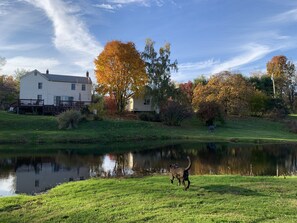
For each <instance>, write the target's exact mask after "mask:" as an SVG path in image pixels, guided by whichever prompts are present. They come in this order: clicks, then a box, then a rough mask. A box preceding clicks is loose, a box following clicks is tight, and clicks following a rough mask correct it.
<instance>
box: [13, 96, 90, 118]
mask: <svg viewBox="0 0 297 223" xmlns="http://www.w3.org/2000/svg"><path fill="white" fill-rule="evenodd" d="M90 104H91V101H59V103H58V104H55V105H45V104H44V100H40V99H19V100H18V101H17V102H16V103H14V104H12V105H11V107H13V108H14V109H15V111H16V112H17V113H18V114H25V113H32V114H39V115H57V114H60V113H61V112H64V111H66V110H70V109H75V110H81V109H82V108H84V107H86V106H87V105H90Z"/></svg>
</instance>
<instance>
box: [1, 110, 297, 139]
mask: <svg viewBox="0 0 297 223" xmlns="http://www.w3.org/2000/svg"><path fill="white" fill-rule="evenodd" d="M143 140H146V141H148V140H151V141H172V140H193V141H202V142H203V141H211V142H245V143H246V142H248V143H269V142H271V143H277V142H294V143H296V142H297V134H294V133H291V132H289V131H288V129H287V128H286V126H285V125H284V124H283V123H280V122H272V121H269V120H265V119H260V118H241V119H229V120H227V122H226V124H225V125H218V126H217V128H216V129H215V131H214V132H213V133H212V132H209V131H208V129H207V127H206V126H204V125H202V124H201V123H200V122H199V121H198V120H197V119H190V120H186V121H185V122H184V123H183V124H182V126H180V127H170V126H165V125H163V124H162V123H152V122H143V121H137V120H104V121H84V122H82V123H81V124H80V125H79V128H78V129H74V130H58V127H57V122H56V120H55V117H51V116H33V115H16V114H9V113H6V112H0V144H42V143H72V144H77V143H103V144H104V143H115V142H133V143H134V142H135V141H143Z"/></svg>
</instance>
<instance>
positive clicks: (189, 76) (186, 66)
mask: <svg viewBox="0 0 297 223" xmlns="http://www.w3.org/2000/svg"><path fill="white" fill-rule="evenodd" d="M278 49H280V48H272V47H269V46H266V45H260V44H256V43H250V44H247V45H246V46H245V47H242V48H241V53H240V54H239V55H237V56H236V57H233V58H231V59H230V60H227V61H223V62H220V60H215V59H209V60H205V61H199V62H195V63H183V64H180V65H179V66H178V67H179V71H178V73H176V74H173V75H172V79H173V80H175V81H178V82H185V81H188V80H193V79H195V78H196V77H198V76H199V75H201V74H204V75H205V76H206V77H207V76H209V75H211V74H214V73H219V72H221V71H225V70H234V69H239V68H242V66H244V65H246V64H249V63H252V62H254V61H256V60H259V59H261V58H263V57H264V56H266V55H267V54H268V53H271V52H273V51H275V50H278Z"/></svg>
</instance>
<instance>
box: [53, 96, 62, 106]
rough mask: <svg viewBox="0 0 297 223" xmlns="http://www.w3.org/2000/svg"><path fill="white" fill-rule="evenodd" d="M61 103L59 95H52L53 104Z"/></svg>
mask: <svg viewBox="0 0 297 223" xmlns="http://www.w3.org/2000/svg"><path fill="white" fill-rule="evenodd" d="M60 103H61V96H54V105H56V106H58V105H60Z"/></svg>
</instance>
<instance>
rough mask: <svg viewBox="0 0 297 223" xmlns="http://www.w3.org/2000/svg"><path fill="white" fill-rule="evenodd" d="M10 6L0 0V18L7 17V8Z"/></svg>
mask: <svg viewBox="0 0 297 223" xmlns="http://www.w3.org/2000/svg"><path fill="white" fill-rule="evenodd" d="M9 6H10V4H9V2H8V1H5V0H2V1H1V2H0V16H5V15H7V13H8V12H7V11H8V9H7V8H8V7H9Z"/></svg>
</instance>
